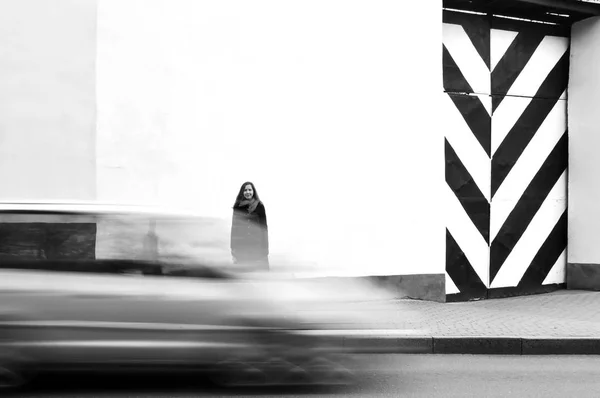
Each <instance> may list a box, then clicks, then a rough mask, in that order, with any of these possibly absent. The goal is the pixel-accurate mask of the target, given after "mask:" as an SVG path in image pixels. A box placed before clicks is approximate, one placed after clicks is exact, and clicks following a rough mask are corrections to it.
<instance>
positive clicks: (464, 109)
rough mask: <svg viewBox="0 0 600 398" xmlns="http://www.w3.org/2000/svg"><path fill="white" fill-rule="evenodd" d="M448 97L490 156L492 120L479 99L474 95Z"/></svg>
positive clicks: (451, 95)
mask: <svg viewBox="0 0 600 398" xmlns="http://www.w3.org/2000/svg"><path fill="white" fill-rule="evenodd" d="M448 95H450V98H451V99H452V102H454V105H455V106H456V108H457V109H458V110H459V112H460V114H461V115H462V117H463V119H465V122H467V125H468V126H469V128H470V129H471V132H472V133H473V135H474V136H475V138H477V141H479V143H480V144H481V146H482V147H483V150H484V151H485V153H487V155H488V156H490V154H491V152H492V149H491V148H492V118H491V117H490V114H489V113H488V111H487V110H486V109H485V106H484V105H483V104H482V103H481V99H479V97H478V96H475V95H457V94H448Z"/></svg>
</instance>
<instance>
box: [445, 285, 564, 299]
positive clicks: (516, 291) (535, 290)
mask: <svg viewBox="0 0 600 398" xmlns="http://www.w3.org/2000/svg"><path fill="white" fill-rule="evenodd" d="M566 287H567V284H566V283H556V284H552V285H537V286H513V287H499V288H495V289H488V291H487V298H489V299H495V298H505V297H515V296H527V295H531V294H542V293H550V292H555V291H557V290H562V289H565V288H566ZM446 301H448V299H447V298H446Z"/></svg>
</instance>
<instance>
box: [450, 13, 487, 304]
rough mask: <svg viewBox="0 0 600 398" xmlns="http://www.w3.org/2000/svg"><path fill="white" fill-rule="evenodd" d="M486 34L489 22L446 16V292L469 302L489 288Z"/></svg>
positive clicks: (482, 295)
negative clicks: (468, 299)
mask: <svg viewBox="0 0 600 398" xmlns="http://www.w3.org/2000/svg"><path fill="white" fill-rule="evenodd" d="M485 35H489V24H488V23H487V21H486V20H485V19H483V18H478V17H476V16H471V15H470V16H467V17H465V16H464V15H461V14H455V13H449V12H445V13H444V25H443V63H444V90H445V91H446V93H447V94H446V96H447V97H446V100H447V101H446V104H445V107H444V108H445V112H444V115H445V124H446V129H445V132H446V134H445V136H446V139H445V158H446V190H445V192H446V193H445V198H444V201H445V203H446V206H447V207H446V212H445V214H446V293H447V294H452V295H455V296H456V297H462V298H465V299H467V298H474V297H484V296H485V295H486V292H487V288H488V286H489V217H490V202H489V200H490V192H491V178H490V177H491V171H490V155H491V152H490V151H491V98H490V97H489V92H490V79H489V76H490V68H489V65H490V53H489V45H487V44H486V41H485ZM482 38H483V40H481V39H482Z"/></svg>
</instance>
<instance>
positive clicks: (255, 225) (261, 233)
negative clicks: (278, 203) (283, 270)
mask: <svg viewBox="0 0 600 398" xmlns="http://www.w3.org/2000/svg"><path fill="white" fill-rule="evenodd" d="M231 254H232V256H233V257H234V258H235V259H236V261H237V262H256V261H266V260H267V257H268V256H269V231H268V226H267V214H266V212H265V206H264V205H263V204H262V203H259V204H258V206H256V209H255V210H254V211H253V212H252V213H248V208H247V207H244V208H240V207H238V208H234V209H233V219H232V222H231Z"/></svg>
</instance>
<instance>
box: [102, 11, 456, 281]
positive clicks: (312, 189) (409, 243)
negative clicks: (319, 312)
mask: <svg viewBox="0 0 600 398" xmlns="http://www.w3.org/2000/svg"><path fill="white" fill-rule="evenodd" d="M441 12H442V5H441V1H426V2H411V3H410V5H406V4H404V3H402V2H397V1H391V0H389V1H383V0H382V1H375V2H370V1H365V0H362V1H358V0H354V1H341V0H319V1H316V0H303V1H286V2H282V1H276V0H258V1H242V0H225V1H218V2H216V1H197V0H188V1H183V0H179V1H168V0H126V1H123V0H120V1H117V0H105V1H101V2H99V8H98V63H97V87H98V97H97V98H98V120H97V134H98V137H97V159H98V173H97V190H98V199H99V200H101V201H117V202H136V203H139V202H146V203H158V204H174V205H179V206H186V207H192V208H201V209H203V210H204V211H205V212H207V213H209V214H212V215H219V216H223V217H230V213H231V205H232V204H233V201H234V198H235V195H236V194H237V191H238V189H239V186H240V185H241V183H242V182H244V181H246V180H251V181H253V182H255V184H256V186H257V189H258V191H259V193H260V195H261V198H262V199H263V201H264V203H265V205H266V208H267V215H268V219H269V227H270V238H271V258H272V260H273V261H274V262H276V261H277V260H281V259H282V258H283V257H284V256H287V257H288V258H293V259H296V260H302V261H305V262H307V263H310V264H312V265H306V267H307V268H306V269H309V268H311V267H316V268H317V269H318V272H319V273H320V274H322V275H325V274H354V275H365V274H370V275H377V274H419V273H443V272H444V258H445V257H444V249H445V246H444V245H445V231H444V223H443V215H442V212H441V209H440V207H441V206H440V205H441V203H442V202H441V199H440V189H441V188H442V187H443V186H444V185H443V182H444V164H443V162H444V153H443V133H442V128H441V127H442V125H443V120H440V118H438V117H437V116H436V114H437V109H439V103H440V101H441V99H442V95H443V94H442V82H441V77H442V76H441V71H442V69H441V65H442V63H441V46H440V42H441V29H442V23H441Z"/></svg>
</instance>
